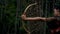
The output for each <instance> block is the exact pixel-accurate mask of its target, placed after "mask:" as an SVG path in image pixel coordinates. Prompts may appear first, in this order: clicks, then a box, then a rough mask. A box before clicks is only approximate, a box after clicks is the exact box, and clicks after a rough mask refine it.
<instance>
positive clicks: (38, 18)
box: [21, 15, 45, 20]
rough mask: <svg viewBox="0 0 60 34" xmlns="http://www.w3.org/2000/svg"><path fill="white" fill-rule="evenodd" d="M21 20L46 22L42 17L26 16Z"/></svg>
mask: <svg viewBox="0 0 60 34" xmlns="http://www.w3.org/2000/svg"><path fill="white" fill-rule="evenodd" d="M21 18H22V19H23V20H45V18H42V17H26V15H22V16H21Z"/></svg>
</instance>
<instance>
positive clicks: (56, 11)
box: [21, 9, 60, 21]
mask: <svg viewBox="0 0 60 34" xmlns="http://www.w3.org/2000/svg"><path fill="white" fill-rule="evenodd" d="M59 11H60V10H59V9H54V15H55V16H60V12H59ZM21 18H22V19H23V20H32V21H33V20H43V21H51V20H54V19H55V18H54V17H48V18H45V17H26V13H23V14H22V15H21Z"/></svg>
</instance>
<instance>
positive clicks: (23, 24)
mask: <svg viewBox="0 0 60 34" xmlns="http://www.w3.org/2000/svg"><path fill="white" fill-rule="evenodd" d="M36 4H37V3H34V4H30V5H29V6H27V8H26V9H25V10H24V13H23V15H26V12H27V10H28V9H29V7H31V6H33V5H36ZM22 26H23V28H24V29H25V31H26V32H27V33H30V32H29V31H28V30H27V29H26V27H25V23H24V21H23V20H22Z"/></svg>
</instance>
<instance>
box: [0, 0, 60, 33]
mask: <svg viewBox="0 0 60 34" xmlns="http://www.w3.org/2000/svg"><path fill="white" fill-rule="evenodd" d="M38 1H39V0H38ZM54 1H55V2H60V0H41V6H42V5H43V6H42V7H41V10H43V15H42V17H50V16H52V15H53V14H52V7H53V3H55V2H54ZM35 2H36V0H0V34H27V32H26V31H25V29H24V27H23V26H22V24H23V23H22V19H21V17H20V16H21V15H22V13H23V12H24V10H25V9H26V7H27V6H28V5H30V4H33V3H35ZM39 6H40V4H39ZM33 9H34V7H33ZM38 9H40V8H38ZM31 10H32V9H30V12H27V14H28V13H30V14H29V16H30V17H31V16H32V17H34V16H39V15H38V14H39V13H38V12H37V11H36V12H37V14H36V12H35V13H34V11H32V12H31ZM28 11H29V10H28ZM45 13H47V14H46V15H45ZM34 14H36V15H34ZM48 14H49V15H48ZM27 16H28V15H27ZM40 16H41V15H40ZM24 23H25V21H24ZM27 23H29V21H28V22H27ZM25 24H26V23H25ZM32 24H34V23H32ZM43 24H44V23H43ZM27 25H28V24H27ZM45 25H46V24H45ZM27 27H28V26H27ZM30 27H31V26H30ZM33 27H36V26H33ZM45 27H46V26H45ZM31 28H32V27H31ZM37 28H38V27H37ZM42 28H43V27H42ZM44 32H45V31H44ZM33 33H34V32H33ZM33 33H32V34H33Z"/></svg>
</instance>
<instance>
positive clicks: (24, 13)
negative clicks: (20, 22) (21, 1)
mask: <svg viewBox="0 0 60 34" xmlns="http://www.w3.org/2000/svg"><path fill="white" fill-rule="evenodd" d="M36 4H37V3H34V4H30V5H29V6H27V8H26V9H25V10H24V13H23V14H24V15H25V14H26V12H27V10H28V9H29V7H31V6H33V5H36Z"/></svg>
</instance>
